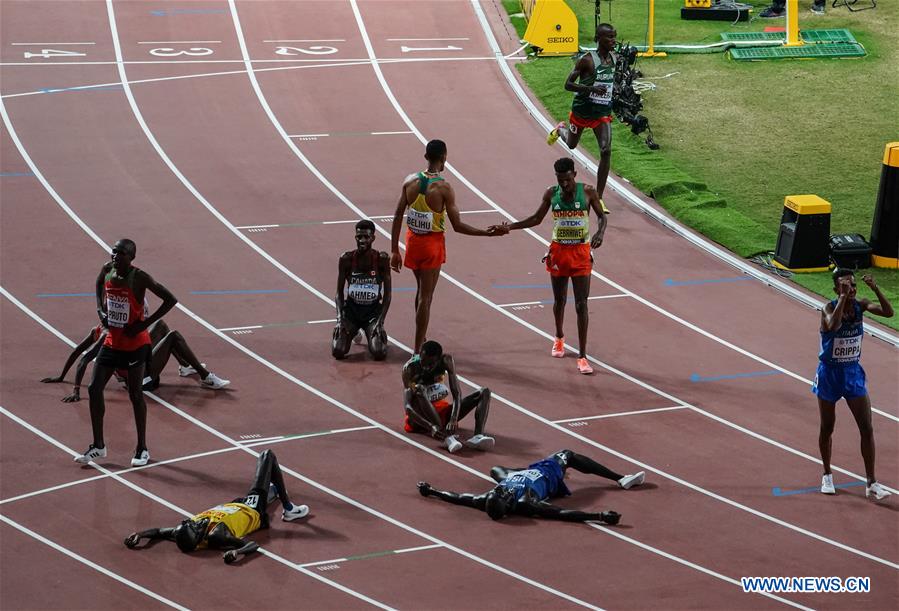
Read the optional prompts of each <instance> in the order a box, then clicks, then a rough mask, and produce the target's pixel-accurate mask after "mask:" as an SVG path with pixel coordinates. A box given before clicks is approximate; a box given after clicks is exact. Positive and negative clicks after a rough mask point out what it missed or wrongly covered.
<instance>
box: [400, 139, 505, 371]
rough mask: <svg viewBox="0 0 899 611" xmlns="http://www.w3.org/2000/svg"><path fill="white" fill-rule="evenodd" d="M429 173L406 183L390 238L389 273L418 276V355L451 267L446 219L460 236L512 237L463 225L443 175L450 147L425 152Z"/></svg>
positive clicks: (499, 229)
mask: <svg viewBox="0 0 899 611" xmlns="http://www.w3.org/2000/svg"><path fill="white" fill-rule="evenodd" d="M425 159H426V160H427V161H428V169H427V170H425V171H424V172H419V173H418V174H412V175H410V176H407V177H406V180H405V181H404V182H403V191H402V193H400V199H399V202H397V205H396V212H395V213H394V215H393V227H392V229H391V235H390V250H391V255H390V267H392V268H393V270H394V271H396V272H399V271H400V268H401V267H402V266H403V265H405V266H406V267H408V268H409V269H411V270H412V273H413V274H415V283H416V286H417V290H416V292H415V350H414V352H415V354H418V351H419V350H421V345H422V344H423V343H424V341H425V334H426V333H427V331H428V320H429V319H430V317H431V299H432V298H433V296H434V288H435V287H436V286H437V279H438V278H440V267H441V266H442V265H443V264H444V263H446V244H445V240H444V235H445V233H446V217H449V221H450V223H451V224H452V226H453V230H454V231H455V232H456V233H462V234H465V235H478V236H493V235H503V234H505V233H507V230H506V229H505V225H496V226H493V227H491V228H490V229H478V228H477V227H472V226H471V225H468V224H466V223H464V222H463V221H462V217H461V215H460V214H459V209H458V208H457V207H456V195H455V193H453V188H452V187H451V186H450V185H449V183H447V182H446V181H445V180H444V179H443V176H441V175H440V172H442V171H443V167H444V165H445V164H446V144H445V143H444V142H443V141H442V140H431V141H430V142H428V144H427V147H426V148H425ZM404 214H405V216H406V226H407V228H408V231H407V232H406V258H405V261H404V260H403V257H402V255H400V247H399V243H400V229H401V228H402V225H403V215H404Z"/></svg>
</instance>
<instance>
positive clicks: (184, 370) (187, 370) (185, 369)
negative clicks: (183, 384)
mask: <svg viewBox="0 0 899 611" xmlns="http://www.w3.org/2000/svg"><path fill="white" fill-rule="evenodd" d="M200 365H202V366H203V367H205V366H206V363H200ZM195 373H197V370H196V369H194V368H193V367H191V366H190V365H178V375H179V376H181V377H182V378H186V377H187V376H192V375H194V374H195Z"/></svg>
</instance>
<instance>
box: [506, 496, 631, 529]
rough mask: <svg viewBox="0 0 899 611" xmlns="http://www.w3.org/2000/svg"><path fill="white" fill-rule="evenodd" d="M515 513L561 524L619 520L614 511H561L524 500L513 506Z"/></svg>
mask: <svg viewBox="0 0 899 611" xmlns="http://www.w3.org/2000/svg"><path fill="white" fill-rule="evenodd" d="M515 513H517V514H519V515H524V516H531V517H538V518H544V519H546V520H561V521H563V522H586V521H587V520H593V521H596V522H605V523H607V524H617V523H618V520H619V519H620V518H621V516H620V515H618V514H617V513H615V512H614V511H603V512H602V513H597V512H591V511H579V510H577V509H562V508H561V507H557V506H556V505H553V504H552V503H547V502H546V501H535V500H533V499H528V498H524V499H521V500H520V501H518V503H516V504H515Z"/></svg>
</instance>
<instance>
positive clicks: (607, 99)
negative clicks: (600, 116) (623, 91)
mask: <svg viewBox="0 0 899 611" xmlns="http://www.w3.org/2000/svg"><path fill="white" fill-rule="evenodd" d="M594 85H602V86H604V87H605V89H603V90H602V91H601V92H596V91H593V92H591V93H590V101H591V102H593V103H594V104H602V105H603V106H610V105H611V104H612V89H613V88H614V87H615V85H614V83H595V84H594Z"/></svg>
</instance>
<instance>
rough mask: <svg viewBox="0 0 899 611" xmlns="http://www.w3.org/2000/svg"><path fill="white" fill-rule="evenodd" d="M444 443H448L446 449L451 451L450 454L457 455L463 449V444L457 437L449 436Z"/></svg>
mask: <svg viewBox="0 0 899 611" xmlns="http://www.w3.org/2000/svg"><path fill="white" fill-rule="evenodd" d="M444 441H445V442H446V449H447V450H449V452H450V454H455V453H456V452H458V451H459V450H461V449H462V442H461V441H459V440H458V439H457V438H456V436H455V435H450V436H448V437H447V438H446V439H445V440H444Z"/></svg>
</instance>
